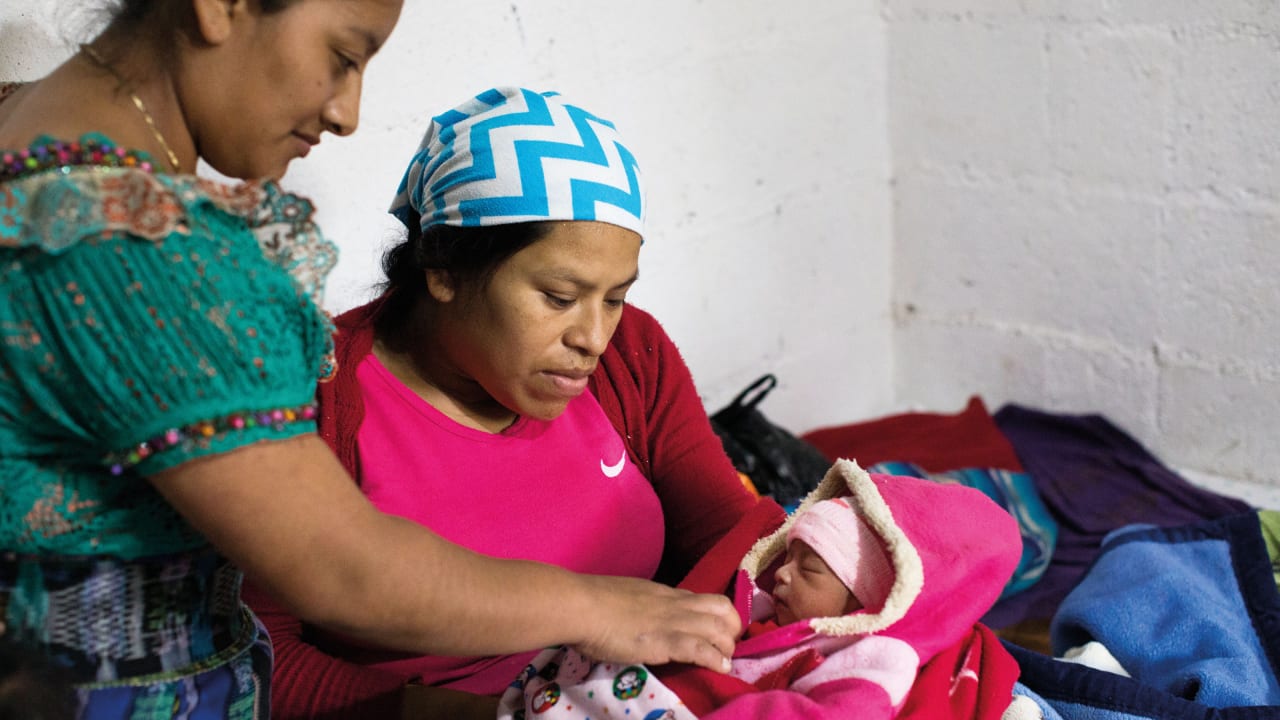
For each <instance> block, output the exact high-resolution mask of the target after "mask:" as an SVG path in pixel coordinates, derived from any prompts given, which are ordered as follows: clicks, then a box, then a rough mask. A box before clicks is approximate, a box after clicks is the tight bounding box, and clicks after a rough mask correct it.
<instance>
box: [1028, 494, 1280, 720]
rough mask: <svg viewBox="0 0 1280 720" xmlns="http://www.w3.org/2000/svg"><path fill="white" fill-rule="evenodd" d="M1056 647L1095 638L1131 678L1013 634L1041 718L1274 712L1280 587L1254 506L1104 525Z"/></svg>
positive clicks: (1061, 618)
mask: <svg viewBox="0 0 1280 720" xmlns="http://www.w3.org/2000/svg"><path fill="white" fill-rule="evenodd" d="M1051 637H1052V642H1053V647H1054V652H1055V654H1063V653H1065V651H1066V650H1067V649H1068V648H1070V647H1078V646H1080V645H1083V644H1085V643H1095V644H1097V645H1101V646H1103V647H1105V648H1106V649H1107V651H1109V654H1110V655H1111V656H1112V657H1113V658H1114V659H1115V661H1116V662H1117V663H1118V664H1119V665H1120V666H1121V667H1123V668H1124V670H1125V671H1126V672H1127V673H1128V675H1129V676H1128V677H1126V676H1124V675H1119V674H1114V673H1111V672H1105V671H1102V670H1097V669H1094V668H1092V667H1088V666H1086V665H1082V664H1077V663H1071V662H1064V661H1062V660H1055V659H1052V658H1050V657H1048V656H1045V655H1042V654H1039V653H1035V652H1031V651H1028V650H1026V649H1024V648H1021V647H1018V646H1016V645H1013V644H1008V649H1009V651H1010V652H1011V653H1012V654H1013V655H1014V657H1015V658H1017V660H1018V663H1019V665H1020V667H1021V669H1022V675H1021V678H1020V682H1019V685H1018V686H1017V692H1018V693H1019V694H1021V695H1024V696H1026V697H1029V698H1031V699H1032V700H1034V701H1035V702H1036V703H1037V705H1039V707H1040V709H1041V711H1042V712H1043V715H1044V717H1045V718H1046V719H1047V720H1059V719H1061V720H1134V719H1136V718H1162V719H1167V720H1193V719H1194V720H1262V718H1280V592H1277V589H1276V583H1275V579H1274V577H1273V575H1272V562H1271V558H1270V556H1269V554H1268V551H1267V545H1266V543H1265V542H1264V539H1263V532H1262V526H1261V524H1260V522H1259V518H1258V514H1257V513H1253V512H1246V513H1242V514H1239V515H1234V516H1230V517H1226V518H1221V519H1218V520H1213V521H1207V522H1201V523H1197V524H1193V525H1186V526H1181V527H1175V528H1158V527H1144V526H1132V527H1128V528H1125V529H1123V530H1121V531H1118V532H1116V533H1112V534H1110V535H1108V537H1107V538H1106V540H1105V542H1104V543H1103V546H1102V549H1101V552H1100V554H1099V556H1098V558H1097V561H1096V562H1095V563H1094V565H1093V566H1092V567H1091V568H1090V569H1089V571H1088V573H1086V574H1085V576H1084V577H1083V578H1082V579H1081V581H1080V583H1079V584H1078V585H1077V586H1076V588H1075V589H1074V590H1073V591H1072V592H1071V593H1070V595H1069V596H1068V597H1067V598H1066V599H1065V600H1064V601H1063V603H1062V605H1061V608H1060V610H1059V612H1058V614H1057V616H1056V617H1055V618H1054V621H1053V625H1052V628H1051Z"/></svg>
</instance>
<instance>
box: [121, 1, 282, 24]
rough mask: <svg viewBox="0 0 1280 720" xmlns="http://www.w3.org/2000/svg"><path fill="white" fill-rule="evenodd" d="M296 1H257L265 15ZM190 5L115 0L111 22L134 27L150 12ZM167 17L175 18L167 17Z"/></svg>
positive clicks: (278, 10) (169, 10)
mask: <svg viewBox="0 0 1280 720" xmlns="http://www.w3.org/2000/svg"><path fill="white" fill-rule="evenodd" d="M297 1H298V0H257V3H258V8H259V9H260V10H261V11H262V12H263V13H265V14H267V15H270V14H271V13H275V12H280V11H281V10H283V9H285V8H286V7H288V6H290V5H292V4H293V3H295V2H297ZM180 5H186V6H188V8H189V6H190V3H176V2H174V1H173V0H117V1H116V2H115V3H113V6H114V9H113V10H111V12H110V14H111V22H112V23H113V24H116V23H118V24H119V26H120V27H134V26H135V25H136V24H137V23H139V22H141V21H142V20H144V19H145V18H147V17H148V15H150V13H151V12H152V11H158V12H162V13H164V12H171V11H173V10H175V9H177V6H180ZM168 17H176V15H169V16H168Z"/></svg>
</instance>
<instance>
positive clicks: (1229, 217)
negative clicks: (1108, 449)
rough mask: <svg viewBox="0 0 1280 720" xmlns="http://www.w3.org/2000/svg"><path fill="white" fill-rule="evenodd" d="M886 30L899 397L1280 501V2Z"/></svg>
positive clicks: (1177, 5)
mask: <svg viewBox="0 0 1280 720" xmlns="http://www.w3.org/2000/svg"><path fill="white" fill-rule="evenodd" d="M885 14H886V18H887V19H888V22H889V47H890V63H889V84H888V85H889V88H890V94H889V106H890V110H889V128H890V138H891V146H892V148H893V153H894V173H895V195H894V205H895V210H894V223H895V224H894V240H895V254H894V259H893V262H894V268H895V270H894V291H893V294H894V307H895V319H896V327H897V331H896V333H895V348H896V352H897V363H896V367H895V371H896V380H895V389H896V397H897V400H898V401H899V402H900V403H901V404H903V405H905V406H914V407H925V408H934V409H939V408H959V407H960V406H962V405H963V402H964V400H965V397H966V396H967V395H968V394H970V393H978V394H981V395H983V396H984V397H985V398H986V399H987V400H988V403H989V404H991V405H999V404H1001V403H1003V402H1006V401H1011V402H1018V403H1022V404H1026V405H1031V406H1036V407H1041V408H1045V409H1049V410H1056V411H1062V412H1082V413H1084V412H1101V413H1103V414H1104V415H1106V416H1108V417H1109V418H1110V419H1112V420H1113V421H1114V422H1116V423H1117V424H1119V425H1120V426H1122V427H1124V428H1125V429H1126V430H1128V431H1129V432H1131V433H1133V434H1134V435H1135V436H1136V437H1137V438H1138V439H1139V440H1140V441H1141V442H1143V443H1144V444H1145V445H1147V446H1148V447H1149V448H1151V449H1152V450H1153V451H1154V452H1155V453H1156V455H1157V456H1159V457H1160V458H1161V459H1163V460H1165V461H1166V462H1167V463H1169V464H1170V465H1173V466H1174V467H1178V468H1180V469H1184V470H1187V471H1190V472H1191V473H1192V474H1193V475H1194V477H1196V478H1197V479H1199V480H1201V481H1203V482H1208V483H1211V484H1214V485H1216V486H1217V487H1219V488H1220V489H1223V490H1224V491H1228V492H1232V493H1233V494H1238V495H1242V496H1245V497H1248V498H1249V499H1252V500H1254V501H1255V502H1259V503H1267V502H1271V503H1274V502H1275V501H1276V500H1277V499H1280V443H1277V442H1276V441H1275V440H1276V437H1277V434H1278V433H1280V313H1277V308H1278V307H1280V132H1277V128H1280V4H1277V3H1275V2H1271V1H1269V0H1255V1H1248V0H1234V1H1228V2H1217V1H1210V0H1203V1H1199V0H1090V1H1078V0H1061V1H1052V0H1042V1H1037V0H1023V1H1021V2H1019V1H1014V0H945V1H944V0H932V1H929V0H901V1H899V0H887V1H886V3H885ZM1272 506H1273V507H1274V506H1275V505H1274V504H1272Z"/></svg>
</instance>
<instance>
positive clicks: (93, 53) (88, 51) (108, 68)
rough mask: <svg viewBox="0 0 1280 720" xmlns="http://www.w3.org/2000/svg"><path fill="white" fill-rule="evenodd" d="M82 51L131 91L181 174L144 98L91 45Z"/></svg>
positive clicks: (85, 46) (175, 157) (143, 116)
mask: <svg viewBox="0 0 1280 720" xmlns="http://www.w3.org/2000/svg"><path fill="white" fill-rule="evenodd" d="M80 49H81V50H83V51H84V54H86V55H88V56H89V58H90V59H91V60H93V61H94V62H95V63H97V65H98V67H100V68H102V69H103V70H106V71H107V72H109V73H111V74H112V75H113V76H115V79H116V80H119V81H120V84H121V85H122V86H124V87H125V88H126V89H128V90H129V98H130V99H131V100H133V106H134V107H136V108H138V112H140V113H142V119H144V120H146V121H147V127H149V128H151V134H152V135H154V136H155V138H156V141H157V142H159V143H160V147H162V148H164V153H165V155H167V156H168V158H169V165H171V166H172V167H173V171H174V172H175V173H176V172H180V171H181V169H182V167H181V164H180V163H179V162H178V154H177V153H175V152H174V151H173V148H171V147H169V143H168V142H166V141H165V139H164V135H161V134H160V128H158V127H156V121H155V118H153V117H151V113H149V112H147V106H146V105H144V104H143V102H142V98H140V97H138V93H136V92H134V91H133V88H132V87H130V86H129V83H127V82H125V79H124V78H123V77H121V75H120V73H118V72H116V69H115V68H113V67H111V66H110V65H108V64H107V61H106V60H103V59H102V56H101V55H99V54H98V51H97V50H94V49H93V48H92V47H91V46H89V45H81V46H80Z"/></svg>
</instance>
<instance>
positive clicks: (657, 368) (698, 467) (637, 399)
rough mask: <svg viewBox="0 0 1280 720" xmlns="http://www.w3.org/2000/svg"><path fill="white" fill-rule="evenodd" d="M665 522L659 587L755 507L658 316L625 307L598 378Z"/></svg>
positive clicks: (598, 389)
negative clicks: (656, 318)
mask: <svg viewBox="0 0 1280 720" xmlns="http://www.w3.org/2000/svg"><path fill="white" fill-rule="evenodd" d="M592 390H593V391H594V392H595V394H596V397H597V399H598V400H599V402H600V406H601V407H602V408H603V409H604V411H605V413H606V414H607V415H608V416H609V418H610V419H611V420H613V422H614V425H615V426H616V427H618V428H619V429H620V431H625V439H626V440H627V445H628V447H630V448H631V451H632V460H633V461H634V462H635V463H636V464H637V465H638V466H639V467H640V469H641V471H642V472H644V474H645V475H646V476H647V477H648V478H649V481H650V482H651V483H653V487H654V490H655V491H656V492H657V494H658V498H659V500H660V501H661V503H662V511H663V514H664V515H665V518H666V549H665V551H664V553H663V561H662V565H661V566H660V567H659V570H658V579H659V580H663V581H665V582H669V583H674V582H676V581H678V580H679V579H680V578H682V577H684V575H685V574H686V573H687V572H688V571H689V569H690V568H691V567H692V566H693V564H694V563H695V562H696V561H697V560H698V558H700V557H702V555H703V554H704V553H705V552H706V551H707V550H708V549H710V548H711V546H712V545H714V544H715V543H716V542H717V541H718V540H719V539H720V537H721V536H723V535H724V534H725V533H726V532H728V531H729V530H730V529H731V528H732V527H733V526H734V525H735V524H737V522H738V520H739V519H741V518H742V516H743V515H744V514H746V512H747V511H748V510H750V509H751V508H752V507H753V506H754V505H755V503H756V498H755V496H753V495H752V494H751V493H750V491H748V490H747V489H746V487H745V486H743V484H742V481H741V479H740V478H739V477H738V472H737V471H736V470H735V469H734V467H733V463H732V462H730V461H729V457H728V456H727V455H725V452H724V445H723V444H721V442H720V438H719V437H717V436H716V434H715V432H714V431H713V430H712V429H711V421H710V420H709V419H708V418H707V412H706V409H705V408H704V407H703V405H702V400H701V398H699V397H698V392H697V389H696V388H695V387H694V384H693V376H692V375H691V374H690V372H689V368H688V366H687V365H685V362H684V358H682V357H681V356H680V352H679V350H678V349H677V348H676V345H675V343H674V342H673V341H672V340H671V338H670V337H669V336H668V335H667V333H666V331H665V330H663V329H662V326H661V325H659V324H658V321H657V320H655V319H654V318H653V316H652V315H649V314H648V313H646V312H644V311H643V310H640V309H638V308H635V307H633V306H630V305H628V306H626V307H625V309H624V310H623V313H622V319H621V321H619V323H618V329H617V331H615V333H614V336H613V339H612V341H611V342H610V344H609V348H608V350H606V352H605V354H604V356H602V357H601V359H600V367H599V368H598V369H597V371H596V373H595V375H593V376H592Z"/></svg>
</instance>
